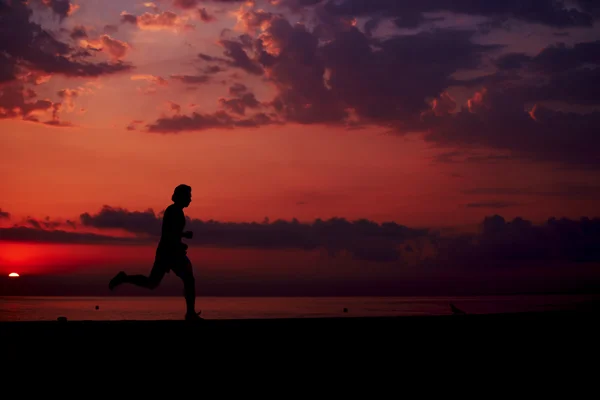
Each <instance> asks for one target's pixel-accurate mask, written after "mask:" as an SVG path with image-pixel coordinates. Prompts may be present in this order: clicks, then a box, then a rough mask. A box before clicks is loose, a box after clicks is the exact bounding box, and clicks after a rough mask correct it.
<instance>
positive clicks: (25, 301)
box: [0, 295, 600, 321]
mask: <svg viewBox="0 0 600 400" xmlns="http://www.w3.org/2000/svg"><path fill="white" fill-rule="evenodd" d="M599 300H600V295H511V296H473V297H198V299H197V302H196V304H197V310H198V311H200V310H201V311H202V314H201V315H202V316H203V317H204V318H206V319H246V318H306V317H358V316H404V315H406V316H408V315H448V314H451V309H450V303H452V304H454V305H455V306H456V307H458V308H459V309H462V310H463V311H465V312H467V313H472V314H482V313H504V312H525V311H545V310H564V309H574V308H578V307H580V306H581V305H584V304H590V303H592V302H593V303H596V304H597V303H598V301H599ZM184 313H185V302H184V300H183V297H19V296H15V297H12V296H9V297H0V321H42V320H49V321H52V320H56V319H57V318H58V317H66V318H67V319H68V320H181V319H183V315H184Z"/></svg>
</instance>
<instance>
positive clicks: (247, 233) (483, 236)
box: [0, 206, 600, 269]
mask: <svg viewBox="0 0 600 400" xmlns="http://www.w3.org/2000/svg"><path fill="white" fill-rule="evenodd" d="M51 222H52V221H51V220H50V219H47V220H46V221H37V220H28V221H27V222H26V223H27V224H29V225H31V226H33V228H29V227H26V226H15V227H12V228H4V229H2V230H0V233H1V234H0V237H1V238H2V239H1V240H23V241H25V240H26V241H40V242H48V241H49V242H54V243H108V242H112V243H156V241H157V239H158V237H159V236H160V229H161V223H162V212H161V213H155V212H154V211H153V210H152V209H148V210H145V211H129V210H127V209H124V208H119V207H110V206H104V207H102V209H101V210H100V211H99V212H97V213H93V214H92V213H83V214H81V216H80V226H81V227H83V228H88V229H95V230H100V231H102V230H110V231H114V230H115V229H117V230H123V231H125V232H128V233H130V234H135V237H112V236H109V235H101V234H97V233H88V232H85V231H84V232H77V233H76V232H67V231H64V230H60V229H53V228H56V227H58V225H52V224H50V223H51ZM186 229H189V230H192V231H193V232H194V238H193V239H190V240H188V241H187V242H188V243H190V244H191V245H196V246H216V247H223V248H235V247H247V248H260V249H301V250H320V249H321V250H326V251H327V252H328V253H329V254H330V255H332V256H340V255H343V254H349V255H350V256H351V257H352V258H354V259H357V260H364V261H375V262H387V263H390V262H391V263H396V264H398V265H407V264H410V265H421V266H422V267H424V268H425V267H436V266H440V267H445V268H478V269H480V268H482V267H483V266H485V265H489V266H492V265H500V264H498V263H506V262H508V263H511V264H514V265H520V264H518V263H520V262H525V263H528V262H529V263H530V262H550V261H552V262H567V263H574V262H598V261H600V218H587V217H582V218H580V219H578V220H577V219H566V218H562V219H556V218H550V219H548V220H547V221H546V222H544V223H541V224H537V225H536V224H534V223H532V222H531V221H527V220H525V219H523V218H520V217H517V218H514V219H513V220H512V221H507V220H505V219H504V218H503V217H501V216H499V215H492V216H489V217H486V218H484V220H483V221H482V223H481V224H480V229H479V231H478V232H475V233H465V234H452V233H450V234H448V233H446V234H442V233H441V232H438V231H436V230H432V229H415V228H410V227H407V226H403V225H399V224H397V223H395V222H384V223H376V222H373V221H369V220H365V219H359V220H355V221H348V220H346V219H344V218H331V219H329V220H320V219H317V220H315V221H313V222H312V223H308V222H299V221H297V220H295V219H294V220H291V221H284V220H276V221H273V222H270V221H268V220H267V219H265V221H263V222H260V223H259V222H245V223H243V222H219V221H213V220H209V221H203V220H199V219H191V218H189V217H188V218H187V223H186ZM415 263H416V264H415ZM515 263H516V264H515Z"/></svg>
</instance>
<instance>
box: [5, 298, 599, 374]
mask: <svg viewBox="0 0 600 400" xmlns="http://www.w3.org/2000/svg"><path fill="white" fill-rule="evenodd" d="M598 315H600V314H599V313H598V308H597V307H586V308H582V309H580V310H569V311H548V312H539V313H514V314H482V315H476V314H472V315H447V316H403V317H385V318H377V317H368V318H357V317H347V318H298V319H260V320H253V319H240V320H204V321H202V322H199V323H189V322H185V321H171V320H165V321H40V322H36V321H31V322H0V340H1V341H2V343H10V346H9V348H8V354H7V355H8V356H13V357H15V358H20V357H23V355H24V354H28V358H29V359H30V360H31V357H33V358H34V359H35V358H48V357H51V358H56V357H59V358H62V359H66V358H67V359H71V358H77V359H79V360H83V361H84V362H85V361H87V360H89V361H93V360H100V359H104V358H106V357H107V355H108V354H115V353H119V354H127V360H128V362H133V361H135V360H143V359H147V357H149V358H151V359H156V358H163V357H166V358H171V359H179V358H187V356H188V355H190V354H192V353H197V354H198V355H199V356H201V358H202V357H204V358H206V357H207V356H215V357H223V356H224V355H225V354H229V355H236V356H241V355H242V354H243V355H251V354H252V355H258V354H259V355H260V356H261V357H263V358H265V357H267V358H269V357H271V358H277V359H280V360H286V362H293V360H297V359H313V360H318V359H323V358H325V359H327V360H329V362H332V363H342V360H343V359H345V358H344V357H341V358H340V357H337V356H336V357H334V355H345V357H352V358H354V357H383V358H385V357H393V358H394V359H395V360H396V361H398V360H400V359H402V360H405V361H406V360H407V357H410V358H421V359H423V357H430V356H432V355H434V356H435V357H442V354H444V355H447V356H452V357H455V356H460V357H461V358H464V357H476V358H477V357H480V356H482V355H485V357H486V358H487V361H490V360H492V359H494V360H495V359H496V358H495V357H501V358H507V359H508V358H511V357H516V359H521V360H527V359H531V361H536V362H539V361H540V360H541V359H543V358H545V357H550V356H551V357H552V358H553V359H557V358H560V357H567V358H569V359H578V358H579V357H582V359H584V358H588V357H591V356H592V354H597V350H598V347H599V345H598V343H599V340H598V339H599V338H600V335H599V333H600V324H598ZM136 355H139V356H144V357H142V358H133V357H134V356H136ZM398 356H400V357H401V358H396V357H398ZM444 357H445V356H444ZM490 357H491V358H490ZM540 357H541V358H540ZM405 361H403V362H405Z"/></svg>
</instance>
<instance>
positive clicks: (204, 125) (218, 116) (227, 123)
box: [147, 111, 278, 133]
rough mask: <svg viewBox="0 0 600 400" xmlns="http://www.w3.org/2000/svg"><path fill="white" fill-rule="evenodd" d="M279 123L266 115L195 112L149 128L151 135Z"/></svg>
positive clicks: (153, 124)
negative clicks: (246, 115)
mask: <svg viewBox="0 0 600 400" xmlns="http://www.w3.org/2000/svg"><path fill="white" fill-rule="evenodd" d="M275 123H278V121H276V120H274V119H272V118H271V117H270V116H269V115H267V114H265V113H257V114H255V115H252V116H250V117H248V118H243V119H239V118H235V117H233V116H231V115H230V114H228V113H227V112H225V111H216V112H214V113H199V112H194V113H192V115H189V116H188V115H175V116H172V117H163V118H159V119H157V120H156V121H155V122H154V123H152V124H149V125H148V126H147V131H148V132H151V133H178V132H184V131H202V130H206V129H215V128H225V129H232V128H235V127H246V128H255V127H259V126H264V125H269V124H275Z"/></svg>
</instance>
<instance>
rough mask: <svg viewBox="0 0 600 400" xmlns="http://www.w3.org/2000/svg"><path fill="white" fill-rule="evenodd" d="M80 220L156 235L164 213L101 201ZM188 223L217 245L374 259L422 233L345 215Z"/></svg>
mask: <svg viewBox="0 0 600 400" xmlns="http://www.w3.org/2000/svg"><path fill="white" fill-rule="evenodd" d="M81 222H82V224H83V225H84V226H87V227H94V228H98V229H124V230H126V231H128V232H132V233H136V234H145V235H152V236H155V237H156V236H159V235H160V225H161V223H162V216H161V215H157V214H155V213H154V212H153V211H152V210H147V211H144V212H130V211H128V210H125V209H122V208H112V207H108V206H105V207H103V208H102V210H101V211H100V212H98V213H97V214H94V215H91V214H89V213H85V214H82V215H81ZM186 229H190V230H192V231H193V232H194V239H192V240H190V241H189V243H191V244H197V245H213V246H220V247H257V248H264V249H284V248H298V249H305V250H314V249H318V248H321V247H323V248H326V249H327V250H329V251H333V252H336V251H343V250H347V251H350V252H352V253H353V254H354V256H356V257H357V258H360V259H363V260H372V261H392V260H397V259H399V253H398V251H397V249H396V246H397V244H398V243H401V242H402V241H404V240H408V239H414V238H416V237H418V236H421V235H423V234H425V233H426V231H424V230H419V229H410V228H407V227H405V226H402V225H398V224H395V223H393V222H390V223H383V224H377V223H375V222H372V221H368V220H364V219H363V220H357V221H347V220H345V219H343V218H332V219H330V220H327V221H323V220H320V219H318V220H315V221H314V222H313V223H312V224H310V223H300V222H298V221H297V220H292V221H289V222H288V221H283V220H277V221H273V222H268V221H264V222H262V223H256V222H251V223H226V222H218V221H212V220H211V221H202V220H199V219H190V218H188V221H187V224H186Z"/></svg>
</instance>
